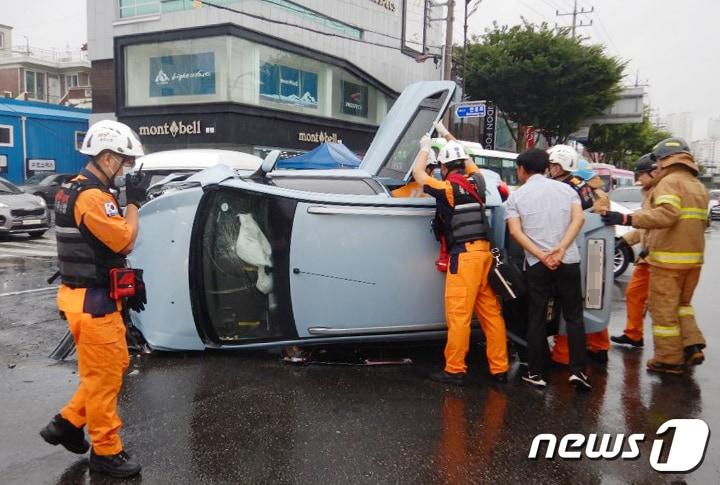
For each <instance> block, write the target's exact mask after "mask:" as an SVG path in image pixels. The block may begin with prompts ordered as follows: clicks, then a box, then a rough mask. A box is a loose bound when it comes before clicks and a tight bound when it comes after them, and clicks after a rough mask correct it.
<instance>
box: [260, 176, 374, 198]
mask: <svg viewBox="0 0 720 485" xmlns="http://www.w3.org/2000/svg"><path fill="white" fill-rule="evenodd" d="M272 181H273V184H274V185H276V186H278V187H283V188H287V189H294V190H302V191H306V192H319V193H322V194H352V195H375V194H377V193H382V192H378V191H376V190H375V189H374V188H373V187H371V186H370V185H369V184H368V183H367V182H366V181H365V180H358V179H318V178H310V177H308V178H301V177H275V178H273V180H272Z"/></svg>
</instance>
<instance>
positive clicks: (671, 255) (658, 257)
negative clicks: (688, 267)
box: [648, 251, 703, 264]
mask: <svg viewBox="0 0 720 485" xmlns="http://www.w3.org/2000/svg"><path fill="white" fill-rule="evenodd" d="M648 261H654V262H656V263H666V264H702V262H703V253H676V252H670V251H650V255H649V256H648Z"/></svg>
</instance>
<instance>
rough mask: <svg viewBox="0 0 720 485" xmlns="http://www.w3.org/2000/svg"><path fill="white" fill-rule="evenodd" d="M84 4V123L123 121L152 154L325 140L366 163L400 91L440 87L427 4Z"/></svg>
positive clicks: (153, 0) (384, 0)
mask: <svg viewBox="0 0 720 485" xmlns="http://www.w3.org/2000/svg"><path fill="white" fill-rule="evenodd" d="M194 3H195V4H200V5H201V8H193V4H194ZM87 5H88V48H89V57H90V60H91V63H92V77H93V80H94V85H95V89H94V90H93V114H92V115H91V122H93V121H95V120H98V119H102V118H115V119H117V120H119V121H121V122H124V123H127V124H128V125H130V126H132V127H133V128H134V129H135V130H136V131H137V132H138V133H139V134H140V135H141V137H142V140H143V143H144V144H145V146H146V147H147V149H148V150H149V151H157V150H163V149H172V148H184V147H217V148H229V149H235V150H241V151H245V152H249V153H256V154H258V155H261V156H262V155H264V154H265V153H267V151H268V150H270V149H273V148H280V149H283V150H287V151H305V150H310V149H312V148H314V147H315V146H317V144H318V143H321V142H323V141H326V140H327V141H342V142H343V143H344V144H346V145H347V146H348V147H349V148H350V149H351V150H353V151H355V152H356V153H361V154H362V153H363V152H364V151H365V150H366V149H367V147H368V146H369V143H370V141H371V140H372V137H373V135H374V133H375V131H376V130H377V126H378V125H379V123H380V122H381V121H382V119H383V117H384V116H385V114H386V112H387V111H388V109H389V108H390V106H391V105H392V103H393V101H394V99H395V98H396V97H397V96H398V94H399V93H400V91H402V90H403V89H404V88H405V87H406V86H407V85H408V84H410V83H412V82H414V81H418V80H436V79H441V77H442V69H441V66H440V64H439V62H434V61H439V54H440V52H441V49H440V46H441V43H442V38H443V31H442V28H441V27H442V22H430V20H429V19H430V17H431V14H432V15H433V16H440V15H441V14H442V11H441V9H439V8H431V7H430V2H425V1H420V0H392V1H389V0H337V1H333V2H325V1H321V0H295V1H286V0H254V1H242V2H238V1H228V0H214V1H208V2H192V1H190V0H163V1H160V0H94V1H92V2H88V4H87ZM431 10H432V12H431ZM435 10H438V11H437V12H434V11H435Z"/></svg>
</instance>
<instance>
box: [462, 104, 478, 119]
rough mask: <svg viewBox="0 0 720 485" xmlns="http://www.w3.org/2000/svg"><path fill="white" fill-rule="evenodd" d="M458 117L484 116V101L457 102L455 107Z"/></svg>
mask: <svg viewBox="0 0 720 485" xmlns="http://www.w3.org/2000/svg"><path fill="white" fill-rule="evenodd" d="M455 114H456V115H457V117H458V118H461V119H462V118H482V117H483V116H485V103H482V104H481V103H468V104H459V105H458V106H457V107H456V108H455Z"/></svg>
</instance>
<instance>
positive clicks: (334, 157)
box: [277, 142, 361, 169]
mask: <svg viewBox="0 0 720 485" xmlns="http://www.w3.org/2000/svg"><path fill="white" fill-rule="evenodd" d="M360 162H361V160H360V159H359V158H358V157H357V155H355V154H354V153H353V152H351V151H350V149H349V148H348V147H346V146H345V145H343V144H342V143H329V142H328V143H323V144H321V145H320V146H318V147H317V148H315V149H314V150H311V151H309V152H307V153H303V154H302V155H298V156H297V157H292V158H286V159H285V160H279V161H278V162H277V168H295V169H333V168H357V167H359V166H360Z"/></svg>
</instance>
